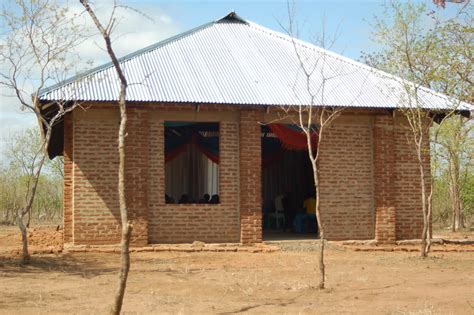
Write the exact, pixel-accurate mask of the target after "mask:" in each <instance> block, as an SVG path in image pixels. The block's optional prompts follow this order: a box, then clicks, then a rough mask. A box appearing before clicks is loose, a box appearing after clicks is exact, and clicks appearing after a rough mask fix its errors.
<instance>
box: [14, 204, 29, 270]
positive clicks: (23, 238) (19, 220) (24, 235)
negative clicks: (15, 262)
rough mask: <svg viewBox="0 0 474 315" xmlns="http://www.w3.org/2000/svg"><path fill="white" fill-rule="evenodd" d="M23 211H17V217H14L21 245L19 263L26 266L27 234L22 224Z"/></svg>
mask: <svg viewBox="0 0 474 315" xmlns="http://www.w3.org/2000/svg"><path fill="white" fill-rule="evenodd" d="M24 210H25V209H21V210H20V211H18V215H17V216H16V222H17V224H18V228H19V229H20V232H21V244H22V247H23V249H22V255H21V262H22V263H23V264H27V263H29V261H30V254H29V252H28V234H27V231H26V227H25V225H24V224H23V216H24V213H25V211H24Z"/></svg>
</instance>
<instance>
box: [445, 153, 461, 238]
mask: <svg viewBox="0 0 474 315" xmlns="http://www.w3.org/2000/svg"><path fill="white" fill-rule="evenodd" d="M448 163H449V170H450V172H449V175H450V176H449V186H450V187H449V188H450V189H449V190H450V197H451V210H452V226H451V228H452V231H453V232H457V231H459V229H460V228H462V227H463V220H462V215H461V197H460V195H461V192H460V186H461V185H460V183H459V178H460V174H459V173H460V171H459V157H458V155H457V154H456V153H455V152H452V151H451V150H450V151H449V153H448Z"/></svg>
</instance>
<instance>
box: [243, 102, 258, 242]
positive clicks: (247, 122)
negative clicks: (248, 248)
mask: <svg viewBox="0 0 474 315" xmlns="http://www.w3.org/2000/svg"><path fill="white" fill-rule="evenodd" d="M262 119H263V114H262V112H260V111H256V110H242V111H241V112H240V155H239V158H240V224H241V227H240V230H241V236H240V239H241V242H242V243H259V242H261V241H262V171H261V163H262V162H261V130H260V125H259V124H258V122H261V121H262Z"/></svg>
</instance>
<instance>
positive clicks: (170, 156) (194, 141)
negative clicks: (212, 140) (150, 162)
mask: <svg viewBox="0 0 474 315" xmlns="http://www.w3.org/2000/svg"><path fill="white" fill-rule="evenodd" d="M188 145H196V146H197V148H198V150H199V151H200V152H201V153H202V154H204V155H205V156H206V157H207V158H208V159H209V160H211V161H212V162H214V163H216V164H219V155H218V154H216V153H214V152H212V150H211V149H209V148H206V146H205V144H204V143H201V141H199V135H198V134H197V133H194V134H193V135H192V137H191V139H190V141H189V140H188V141H187V142H185V143H183V144H182V145H180V146H178V147H177V148H175V149H173V150H171V151H169V152H165V163H168V162H169V161H172V160H174V159H175V158H177V157H178V156H179V155H180V154H181V153H183V152H184V151H186V148H187V146H188Z"/></svg>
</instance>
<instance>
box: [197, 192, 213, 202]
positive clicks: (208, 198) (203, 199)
mask: <svg viewBox="0 0 474 315" xmlns="http://www.w3.org/2000/svg"><path fill="white" fill-rule="evenodd" d="M210 200H211V196H209V194H204V196H202V198H201V199H200V200H199V203H209V202H210Z"/></svg>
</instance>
